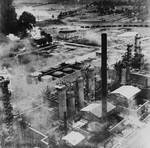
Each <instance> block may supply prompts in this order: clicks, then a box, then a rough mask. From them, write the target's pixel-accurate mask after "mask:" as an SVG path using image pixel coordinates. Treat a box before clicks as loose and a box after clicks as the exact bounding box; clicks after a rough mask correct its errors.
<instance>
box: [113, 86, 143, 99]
mask: <svg viewBox="0 0 150 148" xmlns="http://www.w3.org/2000/svg"><path fill="white" fill-rule="evenodd" d="M140 91H141V90H140V89H139V88H138V87H134V86H130V85H125V86H121V87H119V88H118V89H116V90H114V91H113V92H111V94H120V95H122V96H124V97H125V98H126V99H128V100H132V99H134V98H135V96H136V95H137V94H138V93H139V92H140Z"/></svg>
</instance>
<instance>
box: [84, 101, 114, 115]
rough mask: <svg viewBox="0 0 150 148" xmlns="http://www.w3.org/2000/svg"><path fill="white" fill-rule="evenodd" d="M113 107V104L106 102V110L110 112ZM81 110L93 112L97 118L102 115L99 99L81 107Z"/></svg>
mask: <svg viewBox="0 0 150 148" xmlns="http://www.w3.org/2000/svg"><path fill="white" fill-rule="evenodd" d="M114 108H115V106H114V105H112V104H111V103H109V102H107V112H110V111H111V110H113V109H114ZM81 111H84V112H90V113H92V114H94V115H95V116H97V117H98V118H100V117H102V102H101V101H100V102H98V103H92V104H90V105H88V106H86V107H84V108H83V109H81Z"/></svg>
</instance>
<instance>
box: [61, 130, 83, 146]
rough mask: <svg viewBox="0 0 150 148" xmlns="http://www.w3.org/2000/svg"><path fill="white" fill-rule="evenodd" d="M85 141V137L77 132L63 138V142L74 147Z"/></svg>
mask: <svg viewBox="0 0 150 148" xmlns="http://www.w3.org/2000/svg"><path fill="white" fill-rule="evenodd" d="M84 139H85V136H84V135H82V134H81V133H79V132H75V131H72V132H70V133H69V134H68V135H66V136H64V137H63V138H62V140H65V141H66V142H68V143H70V144H71V145H73V146H75V145H77V144H79V143H80V142H81V141H82V140H84Z"/></svg>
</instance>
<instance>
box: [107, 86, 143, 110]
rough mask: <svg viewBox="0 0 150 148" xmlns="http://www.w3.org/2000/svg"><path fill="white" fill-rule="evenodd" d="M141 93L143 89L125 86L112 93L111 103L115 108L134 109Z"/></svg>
mask: <svg viewBox="0 0 150 148" xmlns="http://www.w3.org/2000/svg"><path fill="white" fill-rule="evenodd" d="M140 92H141V89H139V88H138V87H134V86H131V85H124V86H121V87H119V88H118V89H116V90H114V91H113V92H111V93H110V95H109V101H110V102H112V103H113V104H114V105H115V106H122V107H125V108H130V109H133V108H134V106H135V105H136V104H137V100H136V98H137V97H138V94H139V93H140Z"/></svg>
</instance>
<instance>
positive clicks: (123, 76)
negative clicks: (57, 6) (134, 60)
mask: <svg viewBox="0 0 150 148" xmlns="http://www.w3.org/2000/svg"><path fill="white" fill-rule="evenodd" d="M126 82H127V69H126V68H122V71H121V84H122V85H125V84H126Z"/></svg>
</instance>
